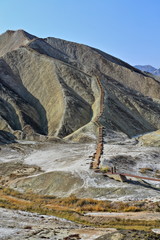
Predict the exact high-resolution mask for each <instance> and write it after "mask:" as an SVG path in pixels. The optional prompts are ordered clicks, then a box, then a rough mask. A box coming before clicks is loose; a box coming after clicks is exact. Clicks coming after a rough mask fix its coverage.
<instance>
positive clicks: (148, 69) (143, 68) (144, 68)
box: [134, 65, 160, 76]
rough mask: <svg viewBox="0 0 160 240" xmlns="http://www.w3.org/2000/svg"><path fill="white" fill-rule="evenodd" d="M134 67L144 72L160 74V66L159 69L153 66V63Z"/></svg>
mask: <svg viewBox="0 0 160 240" xmlns="http://www.w3.org/2000/svg"><path fill="white" fill-rule="evenodd" d="M134 67H135V68H138V69H139V70H141V71H143V72H149V73H151V74H153V75H157V76H160V68H158V69H157V68H155V67H152V66H151V65H135V66H134Z"/></svg>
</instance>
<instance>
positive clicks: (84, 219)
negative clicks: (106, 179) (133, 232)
mask: <svg viewBox="0 0 160 240" xmlns="http://www.w3.org/2000/svg"><path fill="white" fill-rule="evenodd" d="M131 204H132V205H131ZM133 204H134V205H133ZM153 204H154V205H153V206H151V209H152V210H157V211H160V206H159V203H153ZM0 207H4V208H10V209H19V210H24V211H30V212H37V213H40V214H47V215H54V216H58V217H62V218H66V219H68V220H71V221H74V222H77V223H81V224H87V225H92V226H97V227H116V228H122V229H138V230H141V229H143V230H144V229H145V230H147V229H151V228H153V227H154V228H155V227H158V226H159V225H160V221H141V220H128V219H127V220H125V219H119V218H113V219H106V220H105V221H99V220H98V218H94V217H89V216H84V215H83V212H90V211H91V212H93V211H95V212H99V211H103V212H107V211H109V212H113V211H114V212H119V211H124V212H129V211H130V212H135V211H143V210H146V208H148V205H147V203H146V204H144V202H143V203H142V202H139V203H137V202H135V203H133V202H132V203H131V202H129V203H123V202H116V203H112V202H110V201H100V200H94V199H90V198H87V199H79V198H77V197H76V196H75V195H71V196H69V197H66V198H55V197H54V196H42V195H38V194H35V193H33V192H30V191H28V192H26V193H20V192H18V191H15V190H13V189H9V188H1V189H0Z"/></svg>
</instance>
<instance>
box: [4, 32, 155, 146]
mask: <svg viewBox="0 0 160 240" xmlns="http://www.w3.org/2000/svg"><path fill="white" fill-rule="evenodd" d="M97 79H99V81H100V82H101V85H102V88H103V91H104V101H105V104H104V109H103V114H102V116H101V118H100V122H101V123H102V124H103V125H104V126H105V127H106V129H108V130H111V131H115V132H122V133H125V134H127V135H128V136H129V137H132V136H135V135H138V134H143V133H147V132H151V131H154V130H157V129H159V128H160V104H159V101H160V100H159V99H160V94H159V92H160V83H159V81H157V79H156V78H154V76H151V75H149V74H147V73H146V72H142V71H140V70H138V69H137V68H135V67H132V66H130V65H129V64H127V63H125V62H123V61H121V60H120V59H117V58H115V57H113V56H111V55H109V54H107V53H104V52H102V51H100V50H98V49H95V48H92V47H89V46H86V45H83V44H78V43H73V42H69V41H65V40H62V39H57V38H54V37H48V38H45V39H41V38H38V37H36V36H34V35H31V34H29V33H27V32H25V31H23V30H18V31H7V32H5V33H3V34H2V35H0V130H1V132H0V136H1V133H3V136H4V132H6V134H8V133H10V134H11V135H12V139H15V138H14V136H16V137H17V139H29V140H38V141H48V140H53V138H61V139H65V140H66V141H68V140H71V141H76V142H84V141H94V140H95V138H96V125H95V118H96V117H97V115H98V114H99V104H100V95H101V90H100V88H99V86H98V82H97ZM2 131H3V132H2ZM7 139H8V135H7Z"/></svg>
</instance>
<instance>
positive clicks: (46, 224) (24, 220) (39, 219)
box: [0, 208, 116, 240]
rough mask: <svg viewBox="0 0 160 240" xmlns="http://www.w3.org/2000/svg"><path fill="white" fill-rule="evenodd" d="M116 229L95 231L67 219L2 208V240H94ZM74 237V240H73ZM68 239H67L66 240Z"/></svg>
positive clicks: (0, 228)
mask: <svg viewBox="0 0 160 240" xmlns="http://www.w3.org/2000/svg"><path fill="white" fill-rule="evenodd" d="M114 231H116V230H115V229H94V228H92V227H87V226H81V225H78V224H75V223H73V222H70V221H67V220H65V219H60V218H56V217H53V216H46V215H39V214H35V213H34V214H33V213H28V212H22V211H13V210H8V209H2V208H0V239H1V240H6V239H13V240H22V239H23V240H25V239H30V240H36V239H37V240H38V239H52V240H62V239H65V238H66V237H69V236H70V238H68V239H75V240H77V239H84V240H92V239H96V238H97V237H98V236H101V235H104V234H106V233H110V232H114ZM71 236H72V238H71ZM66 239H67V238H66Z"/></svg>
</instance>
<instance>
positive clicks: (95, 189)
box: [0, 140, 160, 200]
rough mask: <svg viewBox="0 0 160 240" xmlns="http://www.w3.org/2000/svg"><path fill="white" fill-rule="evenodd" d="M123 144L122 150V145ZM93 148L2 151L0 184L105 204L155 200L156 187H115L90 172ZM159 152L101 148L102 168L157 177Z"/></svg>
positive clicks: (24, 146)
mask: <svg viewBox="0 0 160 240" xmlns="http://www.w3.org/2000/svg"><path fill="white" fill-rule="evenodd" d="M122 144H123V145H122ZM94 148H95V144H59V143H58V144H53V143H46V144H44V143H43V144H42V143H37V142H26V141H24V142H21V143H19V144H11V145H3V146H1V150H0V152H1V154H0V166H1V168H0V173H1V180H0V181H1V184H3V186H10V187H13V188H15V189H17V190H20V191H26V190H28V189H30V190H32V191H34V192H37V193H40V194H49V195H54V196H57V197H64V196H69V195H70V194H75V195H77V196H79V197H91V198H97V199H108V200H139V199H146V198H148V199H153V200H159V199H160V197H159V191H160V182H153V181H147V180H146V181H145V182H143V181H139V180H138V179H134V180H133V181H131V182H129V183H122V182H117V181H115V180H112V179H109V178H104V177H103V176H102V175H101V174H98V173H97V174H96V173H94V172H93V171H92V170H91V169H90V163H91V158H89V156H90V155H92V153H93V152H94ZM159 157H160V149H159V147H145V146H141V145H139V144H137V143H136V141H135V140H129V142H128V140H126V141H123V142H119V143H116V144H115V143H109V144H104V154H103V158H102V161H101V167H102V168H103V167H105V166H108V165H109V166H113V165H114V166H116V168H117V171H119V172H121V173H130V174H135V175H140V176H148V177H153V178H158V177H159V175H160V163H159Z"/></svg>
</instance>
